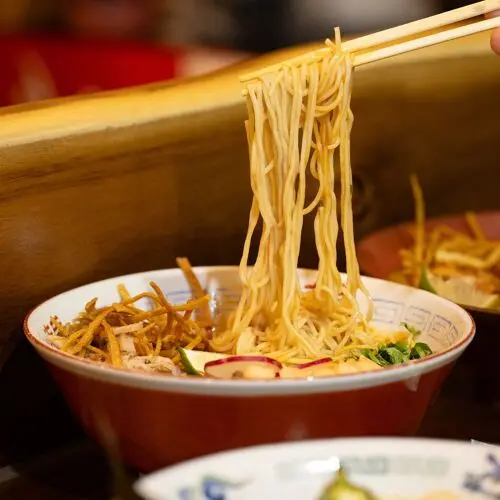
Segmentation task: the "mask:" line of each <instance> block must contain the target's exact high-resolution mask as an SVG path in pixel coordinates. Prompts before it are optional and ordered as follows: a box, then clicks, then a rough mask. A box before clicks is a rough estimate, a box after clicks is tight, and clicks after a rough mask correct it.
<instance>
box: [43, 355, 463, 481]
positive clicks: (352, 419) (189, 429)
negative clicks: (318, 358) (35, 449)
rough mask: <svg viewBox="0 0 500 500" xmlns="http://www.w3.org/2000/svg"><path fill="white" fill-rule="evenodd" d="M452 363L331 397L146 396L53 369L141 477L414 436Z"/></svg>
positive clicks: (87, 419)
mask: <svg viewBox="0 0 500 500" xmlns="http://www.w3.org/2000/svg"><path fill="white" fill-rule="evenodd" d="M452 366H453V363H450V364H448V365H445V366H443V367H441V368H439V369H437V370H434V371H431V372H428V373H426V374H424V375H422V376H421V377H420V379H419V383H418V384H417V385H416V387H412V386H411V385H407V384H405V383H404V382H398V383H392V384H386V385H382V386H378V387H372V388H368V389H362V390H355V391H352V390H350V391H345V392H337V393H326V394H305V395H296V396H265V397H262V396H260V397H234V396H233V397H220V396H219V397H217V396H209V395H206V396H204V395H194V394H182V393H173V392H166V391H155V390H144V389H139V388H133V387H127V386H122V385H117V384H110V383H107V382H102V381H97V380H94V379H91V378H87V377H84V376H81V375H75V374H73V373H71V372H69V371H66V370H63V369H61V368H59V367H57V366H55V365H52V364H51V363H49V367H50V369H51V371H52V373H53V375H54V378H55V380H56V382H57V384H58V385H59V387H60V388H61V390H62V392H63V393H64V396H65V398H66V400H67V402H68V404H69V406H70V407H71V409H72V411H73V412H74V414H75V415H76V417H77V418H78V419H79V420H80V422H81V424H82V425H83V427H84V428H85V429H86V430H87V432H88V433H89V434H90V435H91V436H92V437H94V438H95V439H96V440H97V441H98V442H99V443H100V444H101V445H102V446H104V447H109V446H116V447H117V448H118V452H119V453H120V456H121V457H122V459H123V460H124V462H125V463H127V464H129V465H132V466H135V467H137V468H139V469H140V470H142V471H145V472H146V471H152V470H156V469H158V468H161V467H164V466H167V465H170V464H173V463H176V462H179V461H182V460H186V459H190V458H194V457H198V456H202V455H206V454H209V453H214V452H217V451H222V450H228V449H233V448H238V447H243V446H249V445H256V444H263V443H273V442H282V441H291V440H303V439H315V438H327V437H344V436H377V435H378V436H408V435H412V434H414V433H415V432H416V431H417V430H418V428H419V425H420V423H421V421H422V419H423V418H424V415H425V413H426V410H427V408H428V407H429V405H430V403H431V402H432V400H433V398H434V397H435V396H436V394H437V392H438V390H439V388H440V386H441V385H442V383H443V381H444V379H445V378H446V376H447V375H448V373H449V372H450V371H451V368H452Z"/></svg>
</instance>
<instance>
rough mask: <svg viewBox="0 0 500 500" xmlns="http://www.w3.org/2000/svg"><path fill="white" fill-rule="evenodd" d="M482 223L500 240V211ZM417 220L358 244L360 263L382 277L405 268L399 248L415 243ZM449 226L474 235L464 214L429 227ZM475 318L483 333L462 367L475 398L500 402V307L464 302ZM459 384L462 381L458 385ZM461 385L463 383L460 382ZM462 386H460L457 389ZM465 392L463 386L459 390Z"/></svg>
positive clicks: (367, 271) (479, 216)
mask: <svg viewBox="0 0 500 500" xmlns="http://www.w3.org/2000/svg"><path fill="white" fill-rule="evenodd" d="M476 216H477V220H478V223H479V225H480V226H481V228H482V229H483V231H484V234H485V236H486V237H487V238H489V239H492V240H499V239H500V212H482V213H478V214H476ZM413 225H414V224H413V223H404V224H399V225H396V226H391V227H388V228H385V229H382V230H380V231H377V232H375V233H373V234H371V235H369V236H367V237H366V238H364V239H363V240H361V241H360V242H359V243H358V244H357V245H356V251H357V255H358V261H359V265H360V267H361V270H362V272H363V273H364V274H366V275H368V276H373V277H375V278H379V279H389V276H390V275H391V274H392V273H394V272H396V271H399V270H400V269H401V261H400V257H399V251H400V250H401V249H403V248H409V247H410V246H411V245H412V237H411V232H410V229H411V227H412V226H413ZM443 225H445V226H449V227H451V228H453V229H455V230H457V231H461V232H463V233H465V234H468V235H470V229H469V226H468V224H467V221H466V219H465V216H463V215H455V216H444V217H436V218H432V219H428V220H427V223H426V227H427V228H428V229H433V228H434V227H436V226H443ZM462 307H464V308H465V309H466V310H467V311H469V313H470V314H471V315H472V317H473V318H474V321H475V323H476V326H477V331H478V332H479V333H478V335H477V338H476V340H475V342H474V345H473V346H472V348H471V349H470V350H468V351H467V355H466V356H465V358H464V360H463V363H462V362H461V363H460V364H461V368H462V365H463V368H464V370H465V371H467V370H469V371H471V372H470V373H464V377H461V378H468V379H474V383H473V384H471V385H472V387H471V391H472V393H473V394H472V395H471V397H473V398H476V399H477V398H479V399H482V400H487V401H491V400H495V401H500V376H499V373H498V370H497V369H496V363H497V362H496V353H497V352H498V351H499V350H500V335H499V332H500V310H498V309H486V308H478V307H472V306H464V305H462ZM457 385H458V384H457ZM460 385H461V384H460ZM457 389H458V388H457ZM459 390H460V391H461V393H462V394H463V391H462V388H460V389H459Z"/></svg>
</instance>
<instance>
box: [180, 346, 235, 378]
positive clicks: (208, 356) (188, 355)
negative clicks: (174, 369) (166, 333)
mask: <svg viewBox="0 0 500 500" xmlns="http://www.w3.org/2000/svg"><path fill="white" fill-rule="evenodd" d="M178 351H179V354H180V356H181V361H182V364H183V366H184V370H185V371H186V373H187V374H188V375H197V376H201V377H203V376H204V375H205V365H206V364H207V363H208V362H210V361H217V360H219V359H224V358H227V357H228V355H227V354H219V353H217V352H205V351H193V350H191V349H184V348H182V347H179V348H178Z"/></svg>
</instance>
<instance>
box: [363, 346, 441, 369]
mask: <svg viewBox="0 0 500 500" xmlns="http://www.w3.org/2000/svg"><path fill="white" fill-rule="evenodd" d="M361 354H362V355H363V356H365V357H366V358H368V359H369V360H371V361H373V362H374V363H377V365H379V366H382V367H384V366H391V365H400V364H403V363H407V362H408V361H413V360H415V359H421V358H425V357H426V356H428V355H429V354H432V350H431V348H430V347H429V346H428V345H427V344H425V343H424V342H417V343H416V344H415V345H414V346H413V348H411V349H410V347H409V345H408V342H397V343H395V344H394V343H393V344H387V345H383V346H380V347H378V348H377V349H363V350H362V351H361Z"/></svg>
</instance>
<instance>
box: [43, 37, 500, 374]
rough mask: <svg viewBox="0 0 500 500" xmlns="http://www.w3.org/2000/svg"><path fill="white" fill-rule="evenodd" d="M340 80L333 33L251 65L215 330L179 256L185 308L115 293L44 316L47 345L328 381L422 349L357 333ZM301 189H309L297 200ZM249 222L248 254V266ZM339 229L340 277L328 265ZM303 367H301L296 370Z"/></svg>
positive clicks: (348, 115) (348, 118)
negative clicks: (228, 298)
mask: <svg viewBox="0 0 500 500" xmlns="http://www.w3.org/2000/svg"><path fill="white" fill-rule="evenodd" d="M352 76H353V64H352V60H351V56H350V55H349V54H348V53H346V52H344V51H343V50H342V45H341V40H340V32H339V30H338V29H337V30H336V32H335V43H333V42H331V41H327V43H326V48H324V49H322V50H320V51H317V52H315V53H313V54H309V55H307V56H304V57H301V58H298V59H296V60H294V61H293V62H288V63H285V64H283V65H281V66H280V67H279V68H278V69H277V70H276V71H269V70H264V71H262V72H260V73H258V74H256V75H255V77H254V79H253V80H252V81H250V82H249V83H248V84H247V86H246V91H245V96H246V105H247V108H248V120H247V121H246V123H245V128H246V134H247V140H248V150H249V160H250V184H251V188H252V192H253V201H252V205H251V209H250V215H249V220H248V232H247V235H246V238H245V242H244V245H243V253H242V258H241V262H240V267H239V276H240V279H241V283H242V292H241V297H240V300H239V303H238V305H237V307H236V309H235V310H234V311H233V312H232V314H231V315H230V316H229V317H228V318H227V321H226V318H224V322H221V321H219V320H218V324H215V323H216V322H215V316H213V315H212V312H211V310H210V296H209V295H208V294H207V293H206V291H205V290H204V289H203V288H202V285H201V283H200V282H199V281H198V279H197V277H196V275H195V273H194V272H193V269H192V267H191V264H190V262H189V260H188V259H186V258H179V259H177V264H178V266H179V267H180V268H181V270H182V272H183V273H184V276H185V280H186V282H187V283H188V285H189V287H190V288H191V292H192V299H191V300H189V301H187V302H186V303H184V304H180V305H174V304H171V303H170V302H169V301H168V300H167V298H166V296H165V294H164V292H163V291H162V289H161V288H160V287H159V286H158V285H157V284H156V283H154V282H151V283H150V287H151V288H152V292H144V293H140V294H138V295H136V296H133V297H132V296H131V295H130V294H129V293H128V291H127V290H126V288H125V287H124V286H119V288H118V294H119V297H120V302H119V303H115V304H112V305H111V306H110V307H106V308H103V309H98V308H97V307H96V304H97V299H93V300H91V301H90V302H89V303H87V305H86V306H85V311H84V312H83V313H81V314H80V315H79V316H78V317H77V318H76V319H75V320H73V321H72V322H70V323H69V324H68V325H62V324H61V323H60V322H59V321H58V320H57V319H56V318H53V320H52V321H51V323H50V324H49V325H48V327H47V334H48V336H49V338H50V340H51V342H52V343H53V344H54V345H56V346H58V347H59V348H61V349H62V350H64V351H66V352H68V353H71V354H74V355H77V356H83V357H90V356H93V358H92V359H96V358H97V359H99V360H102V358H104V360H105V361H107V362H108V363H110V364H111V365H112V366H115V367H121V366H123V367H124V368H133V369H134V368H138V369H144V370H155V371H164V372H168V373H173V374H179V373H180V370H179V367H178V366H176V365H175V363H177V365H179V366H183V367H184V370H185V372H186V373H187V374H190V375H203V374H205V371H206V370H205V368H206V367H208V369H209V370H210V371H211V373H209V374H208V376H212V377H216V378H217V377H221V378H259V379H264V378H273V379H274V378H277V377H280V378H296V377H309V376H331V375H334V374H338V373H357V372H362V371H370V370H378V369H381V368H383V367H385V366H388V365H393V364H401V363H405V362H409V361H412V360H414V359H420V358H422V357H424V356H427V355H429V354H431V353H432V350H431V349H430V347H429V346H428V345H427V344H425V343H423V342H416V340H415V337H416V336H417V335H418V334H419V332H417V330H416V329H414V328H413V329H411V328H410V327H408V326H407V325H406V326H405V328H406V330H407V331H406V332H401V331H398V332H395V331H386V332H382V331H377V330H376V329H375V328H373V327H372V326H370V325H369V322H370V320H371V318H372V314H373V303H372V300H371V298H370V296H369V293H368V290H367V289H366V288H365V286H364V284H363V282H362V280H361V276H360V270H359V265H358V261H357V258H356V249H355V245H354V224H353V211H352V194H353V193H352V191H353V185H352V172H351V153H350V134H351V129H352V125H353V114H352V112H351V109H350V105H351V91H352ZM336 185H340V200H337V195H336V193H335V188H334V187H335V186H336ZM311 186H314V187H315V188H316V193H315V195H314V196H313V197H312V199H309V197H308V194H309V193H311V191H312V190H311V189H310V187H311ZM416 192H417V190H416ZM422 200H423V198H422ZM422 203H423V201H422ZM338 206H340V214H339V215H340V217H337V209H338ZM422 214H423V212H422ZM308 215H311V216H313V217H314V239H315V244H316V249H317V254H318V260H319V263H318V273H317V276H316V283H315V284H314V285H308V286H306V287H305V289H303V286H302V285H303V284H302V283H301V282H300V279H299V274H298V262H299V256H300V246H301V237H302V227H303V223H304V217H305V216H308ZM423 217H424V215H421V216H419V221H423ZM258 227H259V229H260V228H261V234H260V238H259V242H258V253H257V258H256V261H255V263H254V265H253V266H252V267H250V266H249V254H250V247H251V244H252V242H253V240H254V238H256V237H257V235H256V232H257V228H258ZM340 233H342V237H343V242H344V250H345V255H346V267H347V272H346V278H345V279H343V276H342V275H341V273H340V272H339V270H338V268H337V242H338V239H339V237H340ZM423 257H424V245H423V242H421V243H420V244H419V247H418V251H415V253H412V252H408V254H407V255H405V259H406V260H408V265H409V266H412V265H414V262H418V263H421V262H422V261H423ZM499 258H500V256H499ZM359 295H361V296H364V298H365V299H366V302H367V305H368V309H367V312H366V315H365V314H364V313H363V312H362V311H361V310H360V307H359V304H358V302H357V298H358V296H359ZM140 300H148V301H149V302H150V309H149V310H144V309H142V308H140V307H138V305H137V303H138V302H139V301H140ZM222 325H224V326H222ZM206 351H214V352H215V353H218V355H217V356H215V358H216V359H217V360H219V361H220V360H221V359H222V358H221V357H220V356H221V355H222V357H224V355H227V356H226V357H230V355H231V354H238V355H248V356H237V358H233V359H232V360H228V363H225V362H224V363H222V365H224V368H221V367H220V366H219V369H217V368H214V366H211V365H210V362H205V363H204V362H202V361H204V360H205V361H206V360H207V359H212V360H214V359H215V358H214V357H213V356H214V352H211V353H209V352H206ZM208 354H210V356H208V357H207V355H208ZM254 354H257V355H258V358H259V359H257V358H256V356H254ZM243 358H245V359H243ZM259 360H260V361H259ZM311 361H314V363H313V365H314V369H313V368H311V366H308V365H310V362H311ZM193 363H194V365H193ZM198 363H200V364H199V365H198ZM213 363H217V361H213ZM231 363H232V364H231ZM235 363H236V364H238V363H239V365H238V366H239V368H238V367H237V365H236V364H235ZM259 363H260V365H259ZM195 365H196V366H195ZM222 365H221V366H222ZM292 365H293V366H292ZM296 365H299V366H296ZM228 367H229V368H228ZM214 369H215V372H216V373H214ZM233 370H234V371H233ZM277 370H278V371H277ZM311 374H312V375H311Z"/></svg>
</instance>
